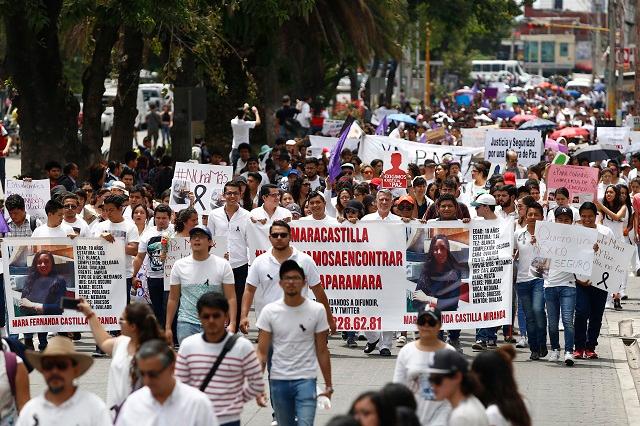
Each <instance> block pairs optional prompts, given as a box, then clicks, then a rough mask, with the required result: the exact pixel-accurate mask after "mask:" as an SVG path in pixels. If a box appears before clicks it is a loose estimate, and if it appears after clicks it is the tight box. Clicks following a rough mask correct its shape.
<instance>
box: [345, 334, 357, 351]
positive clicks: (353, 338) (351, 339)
mask: <svg viewBox="0 0 640 426" xmlns="http://www.w3.org/2000/svg"><path fill="white" fill-rule="evenodd" d="M347 346H348V347H350V348H357V347H358V342H356V336H349V337H347Z"/></svg>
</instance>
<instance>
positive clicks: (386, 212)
mask: <svg viewBox="0 0 640 426" xmlns="http://www.w3.org/2000/svg"><path fill="white" fill-rule="evenodd" d="M392 205H393V196H392V195H391V191H390V190H388V189H380V190H379V191H378V192H377V193H376V206H377V207H378V211H376V212H375V213H369V214H368V215H365V216H364V217H363V218H362V221H363V222H368V221H383V222H392V223H393V222H402V220H401V219H400V216H397V215H395V214H393V213H391V206H392ZM364 334H365V336H366V337H367V345H366V346H365V348H364V353H366V354H370V353H371V352H373V351H374V350H375V349H376V348H378V349H379V351H380V355H382V356H391V349H389V348H390V347H391V343H392V342H391V340H392V339H393V331H383V332H378V331H366V332H365V333H364Z"/></svg>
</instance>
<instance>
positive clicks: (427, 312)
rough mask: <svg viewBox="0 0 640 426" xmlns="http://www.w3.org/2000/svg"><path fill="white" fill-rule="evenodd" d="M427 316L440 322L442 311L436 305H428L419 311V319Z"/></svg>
mask: <svg viewBox="0 0 640 426" xmlns="http://www.w3.org/2000/svg"><path fill="white" fill-rule="evenodd" d="M425 316H427V317H431V318H433V319H434V320H436V321H438V322H442V312H440V309H438V308H436V307H435V306H429V305H427V306H425V307H424V309H421V310H420V311H418V319H420V318H422V317H425Z"/></svg>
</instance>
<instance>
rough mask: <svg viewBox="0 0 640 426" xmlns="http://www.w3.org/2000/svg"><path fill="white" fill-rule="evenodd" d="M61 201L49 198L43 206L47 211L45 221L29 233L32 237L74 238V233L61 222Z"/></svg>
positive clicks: (62, 216) (62, 214)
mask: <svg viewBox="0 0 640 426" xmlns="http://www.w3.org/2000/svg"><path fill="white" fill-rule="evenodd" d="M62 210H63V207H62V203H60V202H59V201H56V200H49V201H47V204H45V206H44V211H45V212H46V213H47V223H45V224H43V225H40V226H38V227H37V228H36V229H35V230H34V231H33V234H32V235H31V236H32V237H34V238H38V237H39V238H66V237H70V238H74V237H75V236H76V233H75V232H74V231H73V228H71V227H70V226H69V225H67V224H66V223H62V220H63V218H64V213H63V211H62Z"/></svg>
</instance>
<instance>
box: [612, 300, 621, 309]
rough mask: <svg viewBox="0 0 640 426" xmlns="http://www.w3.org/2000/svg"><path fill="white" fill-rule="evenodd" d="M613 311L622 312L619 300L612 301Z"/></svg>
mask: <svg viewBox="0 0 640 426" xmlns="http://www.w3.org/2000/svg"><path fill="white" fill-rule="evenodd" d="M613 309H615V310H616V311H621V310H622V303H620V299H613Z"/></svg>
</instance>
